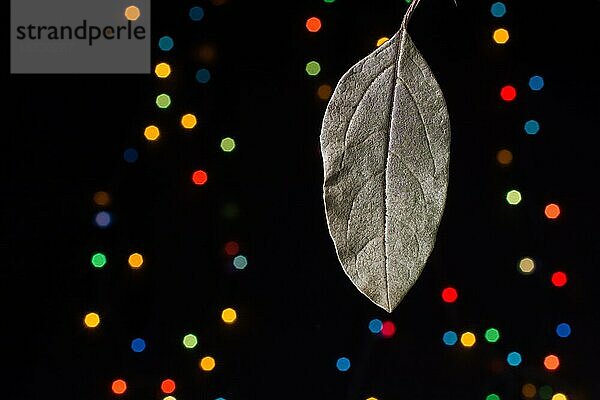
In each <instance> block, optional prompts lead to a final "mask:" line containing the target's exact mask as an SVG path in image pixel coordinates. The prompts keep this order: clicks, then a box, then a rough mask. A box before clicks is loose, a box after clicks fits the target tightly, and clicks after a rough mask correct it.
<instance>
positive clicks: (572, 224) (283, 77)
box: [2, 0, 600, 400]
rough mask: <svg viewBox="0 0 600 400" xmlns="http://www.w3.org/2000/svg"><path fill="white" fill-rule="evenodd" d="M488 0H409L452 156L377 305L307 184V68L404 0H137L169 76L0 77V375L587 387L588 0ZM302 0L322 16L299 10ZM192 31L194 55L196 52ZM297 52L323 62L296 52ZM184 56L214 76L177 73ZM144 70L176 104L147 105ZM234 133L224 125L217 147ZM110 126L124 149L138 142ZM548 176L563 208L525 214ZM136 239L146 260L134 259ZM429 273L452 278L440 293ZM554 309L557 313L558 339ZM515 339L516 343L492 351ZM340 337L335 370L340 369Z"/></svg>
mask: <svg viewBox="0 0 600 400" xmlns="http://www.w3.org/2000/svg"><path fill="white" fill-rule="evenodd" d="M490 4H491V2H467V1H459V4H458V7H455V6H454V4H453V3H452V2H451V1H430V0H424V1H423V2H422V4H421V5H420V6H419V8H418V10H417V11H416V13H415V15H414V17H413V19H412V21H411V24H410V27H409V31H410V32H411V35H412V37H413V40H414V42H415V43H416V45H417V47H418V48H419V49H420V51H421V52H422V54H423V55H424V57H425V58H426V60H427V61H428V62H429V64H430V66H431V68H432V70H433V72H434V74H435V76H436V78H437V79H438V82H439V83H440V86H441V87H442V89H443V91H444V94H445V97H446V101H447V104H448V108H449V113H450V116H451V124H452V146H451V151H452V153H451V165H450V173H451V177H450V185H449V191H448V199H447V205H446V209H445V213H444V217H443V219H442V223H441V226H440V230H439V233H438V241H437V243H436V247H435V250H434V252H433V254H432V256H431V258H430V261H429V262H428V265H427V267H426V269H425V271H424V273H423V274H422V276H421V278H420V279H419V281H418V282H417V284H416V285H415V286H414V287H413V289H412V290H411V292H410V293H409V295H408V296H407V297H406V298H405V300H404V301H403V302H402V303H401V305H400V306H399V307H398V308H397V309H396V310H395V311H394V312H393V313H392V314H391V315H387V314H386V313H385V312H383V311H382V310H380V309H378V308H377V307H376V306H374V305H372V304H371V303H370V302H369V301H368V300H367V299H366V298H365V297H363V296H362V295H361V294H360V293H358V291H357V290H355V289H354V287H353V285H352V284H351V282H350V281H349V280H348V279H347V278H346V276H345V275H344V273H343V271H342V269H341V267H340V266H339V264H338V262H337V261H336V257H335V253H334V249H333V244H332V242H331V240H330V238H329V236H328V233H327V228H326V225H325V220H324V213H323V206H322V200H321V183H322V182H321V181H322V167H321V160H320V155H319V150H318V136H319V130H320V122H321V118H322V115H323V111H324V109H325V106H326V102H324V101H322V100H319V99H318V98H317V97H316V95H315V92H316V89H317V87H318V86H319V85H320V84H322V83H329V84H331V85H335V83H336V82H337V80H338V79H339V77H340V76H341V75H342V74H343V73H344V72H345V71H346V70H347V69H348V68H349V67H350V66H351V65H352V64H353V63H355V62H356V61H358V60H359V59H360V58H362V57H364V56H365V55H366V54H368V53H369V52H371V51H372V50H373V48H374V42H375V40H376V39H377V38H379V37H381V36H384V35H387V36H391V35H392V34H393V33H394V31H395V29H397V28H398V26H399V22H400V20H401V17H402V15H403V13H404V10H405V9H406V4H405V3H404V2H403V1H399V0H396V1H391V0H373V1H369V2H368V3H367V2H358V1H347V0H337V1H336V2H335V3H332V4H325V3H323V2H322V1H317V0H313V1H304V2H245V1H235V0H231V1H229V2H228V3H226V4H224V5H221V6H216V5H213V4H211V3H208V2H206V4H204V3H203V2H200V3H199V5H201V6H203V7H204V9H205V12H206V15H205V18H204V19H203V20H202V21H201V22H199V23H191V22H190V21H189V19H188V18H187V15H186V14H187V10H188V9H189V7H190V6H192V5H196V3H190V2H188V1H183V2H176V3H175V2H158V1H154V2H153V10H152V13H153V16H152V24H153V26H152V32H153V46H154V47H153V62H158V61H161V60H167V61H168V62H170V63H171V64H172V65H173V68H174V74H173V77H171V78H169V79H167V80H165V81H159V80H157V79H156V77H154V76H153V75H152V76H150V75H148V76H143V75H135V76H124V75H123V76H121V75H116V76H112V75H97V76H90V75H81V76H73V75H68V76H60V75H57V76H51V75H46V76H44V75H34V76H19V75H11V76H9V87H10V88H9V91H8V93H6V92H5V96H6V97H5V99H7V100H8V104H7V105H6V106H5V107H7V108H5V112H6V118H5V119H4V134H5V136H4V137H5V138H4V142H5V145H4V146H3V148H4V149H6V150H7V152H6V153H7V154H6V156H5V157H3V158H4V160H3V161H6V163H7V168H5V169H4V170H5V171H7V174H6V177H5V183H4V184H3V185H2V191H3V197H4V198H5V199H7V200H8V203H9V204H8V205H7V206H5V208H4V209H3V223H2V226H3V228H4V230H5V235H4V236H5V239H3V240H2V245H3V247H4V248H5V250H7V251H6V256H5V257H4V263H3V264H5V266H6V267H8V271H9V275H8V277H5V278H4V279H3V285H4V286H5V290H4V294H5V296H6V299H5V301H4V308H5V313H4V318H3V319H4V322H5V323H4V324H3V325H4V327H5V328H4V331H5V333H7V334H8V337H7V339H6V341H5V343H4V345H5V354H6V353H8V352H10V353H11V356H10V358H9V359H8V360H6V359H5V367H6V369H7V370H9V372H10V371H12V372H14V373H15V376H16V378H14V379H11V380H10V383H8V384H7V385H8V386H6V387H5V389H7V390H8V392H9V393H15V394H14V395H13V394H10V395H9V396H8V397H7V398H21V399H42V398H44V399H45V398H57V399H58V398H60V399H101V398H102V399H103V398H113V397H115V396H114V395H113V394H111V392H110V383H111V382H112V380H113V379H115V378H119V377H120V378H123V379H125V380H126V381H127V382H128V385H129V388H128V392H127V393H126V395H125V397H126V398H130V399H142V398H162V397H161V396H160V391H159V385H160V381H161V380H162V379H164V378H166V377H172V378H173V379H174V380H175V381H176V382H177V384H178V387H177V390H176V393H175V397H177V398H178V399H184V400H185V399H192V398H195V399H211V400H212V399H215V398H217V397H219V396H222V397H224V398H226V399H227V400H236V399H279V398H290V399H304V398H331V399H366V398H367V397H369V396H375V397H377V398H378V399H380V400H390V399H405V398H412V399H484V398H485V396H486V394H487V393H491V392H495V393H498V394H499V395H501V397H502V399H516V398H519V392H520V387H521V385H522V384H524V383H526V382H531V383H534V384H536V385H538V386H539V385H542V384H549V385H551V386H552V387H554V388H556V389H557V390H562V391H564V392H565V393H567V394H568V395H569V398H570V399H580V400H582V399H593V398H595V397H597V396H598V391H599V390H600V387H599V386H598V382H597V377H598V373H597V368H598V364H597V363H598V360H599V359H600V354H599V353H600V352H599V351H598V338H597V332H598V329H599V328H600V326H599V324H598V322H597V320H598V312H597V309H596V307H595V306H594V305H593V302H594V301H595V300H596V299H595V298H596V295H595V290H596V286H597V280H596V277H597V274H596V268H597V267H598V262H599V258H598V255H597V235H596V231H595V221H594V220H595V216H596V209H597V205H596V202H597V199H596V196H597V193H598V190H597V174H596V172H597V168H596V167H597V161H598V157H597V149H596V144H595V143H596V142H597V141H596V138H595V136H596V135H597V134H598V123H599V122H600V121H599V116H598V111H600V110H599V107H598V106H599V104H598V100H597V97H596V94H597V89H598V78H597V74H598V71H599V70H600V69H599V68H598V66H599V65H598V61H597V54H598V50H599V46H598V44H599V40H598V38H599V34H598V15H600V14H599V12H600V7H599V3H598V2H597V1H591V0H587V1H582V2H578V3H577V4H576V5H571V4H568V3H552V2H544V1H540V0H532V1H528V2H517V1H507V2H506V4H507V7H508V10H509V12H508V13H507V15H506V16H505V17H503V18H502V19H501V20H498V19H495V18H493V17H492V16H491V15H490V12H489V7H490ZM313 15H316V16H319V17H320V18H321V20H322V21H323V24H324V25H323V29H322V30H321V31H320V32H319V33H316V34H309V33H308V32H307V31H306V29H305V28H304V22H305V20H306V18H308V17H309V16H313ZM499 26H505V27H507V28H508V29H509V31H510V33H511V39H510V41H509V43H508V44H507V45H505V46H498V45H496V44H494V43H493V42H492V40H491V32H492V31H493V29H494V28H496V27H499ZM164 34H169V35H171V36H172V37H174V39H175V44H176V45H175V48H174V50H173V51H171V52H170V53H168V54H162V52H160V50H158V49H157V48H156V46H155V45H154V44H155V43H156V40H157V39H158V37H160V36H162V35H164ZM207 44H208V45H210V46H214V49H215V52H216V53H215V54H216V57H215V59H214V61H212V62H206V61H202V60H201V59H199V57H198V47H199V46H203V45H207ZM311 59H315V60H318V61H319V62H320V63H321V66H322V72H321V73H320V74H319V76H318V77H308V76H307V75H306V73H305V72H304V65H305V64H306V62H307V61H309V60H311ZM201 66H206V67H207V68H209V69H210V70H211V72H212V79H211V81H210V82H209V83H208V84H207V85H199V84H197V83H196V82H195V81H194V78H193V74H194V71H195V70H196V69H197V68H199V67H201ZM534 74H540V75H542V76H543V77H544V78H545V81H546V86H545V87H544V89H543V90H542V91H541V92H539V93H533V92H531V91H530V90H529V89H528V88H527V81H528V79H529V77H530V76H531V75H534ZM505 83H512V84H513V85H515V86H516V87H517V90H518V97H517V99H516V100H515V101H514V102H512V103H504V102H502V101H500V100H499V98H498V91H499V88H500V87H501V86H502V85H504V84H505ZM163 91H164V92H167V93H170V94H171V95H172V97H173V99H174V103H173V106H172V107H171V108H170V109H169V110H166V111H159V110H157V109H156V106H155V104H154V97H155V96H156V95H157V94H158V93H160V92H163ZM187 111H193V112H195V113H196V114H197V115H198V118H199V125H198V127H197V128H196V129H195V130H194V132H193V133H186V132H183V131H182V129H180V127H178V118H179V116H180V115H181V114H182V113H184V112H187ZM530 116H535V117H536V118H537V119H538V120H539V121H540V122H541V124H542V131H541V132H540V133H539V134H538V135H536V136H532V137H528V136H527V135H525V134H524V132H523V131H522V124H523V122H524V121H525V120H526V119H529V118H530ZM151 122H154V123H156V124H157V125H159V126H160V127H161V129H162V131H163V135H162V137H161V139H160V140H159V141H158V142H156V143H149V142H147V141H145V139H144V138H143V136H142V132H143V127H144V126H145V125H146V124H148V123H151ZM228 135H230V136H232V137H234V138H235V139H236V141H237V146H238V147H237V149H236V150H235V151H234V152H232V153H230V154H225V153H223V152H221V151H220V150H219V148H218V144H219V141H220V139H221V138H222V137H223V136H228ZM127 147H135V148H137V149H138V151H139V154H140V158H139V160H138V161H137V162H136V163H134V164H128V163H126V162H125V161H124V160H123V157H122V154H123V150H124V149H125V148H127ZM501 148H509V149H511V150H512V151H513V154H514V156H515V160H514V162H513V164H512V165H511V166H509V167H501V166H499V165H498V164H497V163H496V161H495V154H496V152H497V151H498V150H499V149H501ZM196 168H203V169H205V170H206V171H207V172H208V174H209V182H208V184H206V185H205V186H203V187H196V186H194V185H192V184H191V182H190V174H191V172H192V171H193V170H194V169H196ZM513 187H516V188H519V189H520V190H521V192H522V193H523V196H524V201H523V202H522V203H521V204H520V205H519V206H517V207H510V206H508V205H507V204H506V201H505V200H504V195H505V193H506V191H507V190H508V189H511V188H513ZM97 190H106V191H108V192H109V193H110V194H111V195H112V199H113V201H112V204H111V205H110V207H108V209H109V210H110V211H111V212H112V213H113V215H114V220H115V222H114V224H113V225H112V226H111V227H110V228H109V229H107V230H99V229H98V228H96V227H94V225H93V224H92V219H93V216H94V213H95V212H96V211H97V210H98V209H97V207H96V206H94V204H93V202H92V195H93V193H94V192H95V191H97ZM552 201H553V202H557V203H559V204H560V206H561V208H562V210H563V213H562V215H561V217H560V218H559V219H558V220H556V221H548V220H547V219H545V218H544V217H543V207H544V205H545V204H547V203H548V202H552ZM232 209H233V210H236V209H237V210H238V213H237V215H233V216H232V215H231V210H232ZM234 214H235V213H234ZM228 240H237V241H239V243H240V245H241V252H242V254H245V255H246V256H247V257H248V260H249V265H248V267H247V268H246V269H245V270H244V271H234V270H233V268H231V258H230V257H227V256H226V255H224V253H223V250H222V248H223V244H224V243H225V242H226V241H228ZM97 250H103V251H105V252H106V254H107V255H108V258H109V264H108V265H107V267H105V268H104V269H102V270H93V268H92V267H91V266H90V264H89V257H90V255H91V254H92V253H93V252H95V251H97ZM132 251H139V252H141V253H142V254H144V257H145V260H146V261H145V265H144V267H143V269H142V270H141V271H136V272H135V273H132V271H131V270H130V269H129V268H128V267H127V265H126V259H127V255H128V254H130V253H131V252H132ZM525 255H530V256H532V257H533V258H534V259H535V260H536V261H537V268H538V269H537V271H536V272H535V273H534V274H533V275H531V276H527V277H524V276H522V275H520V274H518V272H517V269H516V263H517V262H518V260H519V259H520V258H521V257H523V256H525ZM556 269H563V270H565V271H566V272H567V273H568V274H569V278H570V280H569V283H568V285H567V286H566V287H565V288H562V289H556V288H553V287H552V286H551V285H550V283H549V278H548V277H549V275H550V273H551V272H552V271H553V270H556ZM446 285H453V286H455V287H457V289H458V290H459V295H460V297H459V300H458V301H457V303H455V304H452V305H449V304H444V303H443V302H442V301H441V300H440V291H441V289H442V288H443V287H445V286H446ZM226 306H233V307H235V308H236V310H237V311H238V315H239V319H238V321H237V322H236V324H235V325H234V326H224V324H223V323H222V321H220V319H219V315H220V310H221V309H222V308H224V307H226ZM89 310H96V311H98V312H99V313H100V315H101V317H102V322H101V325H100V327H99V328H98V329H97V330H94V331H91V330H87V329H85V328H84V327H83V324H82V318H83V315H84V314H85V313H86V312H88V311H89ZM375 317H377V318H381V319H390V320H393V321H394V322H395V323H396V326H397V332H396V334H395V336H394V337H393V338H391V339H382V338H380V337H377V336H375V335H373V334H371V333H370V332H369V331H368V329H367V324H368V321H369V320H370V319H371V318H375ZM563 320H564V321H568V322H569V323H570V324H571V326H572V327H573V334H572V335H571V337H570V338H568V339H563V340H559V339H558V338H557V337H556V335H555V334H554V332H553V329H554V326H555V325H556V323H557V322H560V321H563ZM488 326H495V327H498V328H499V329H500V331H501V333H502V338H501V340H500V342H498V343H497V344H495V345H489V344H485V343H484V341H483V338H482V336H481V335H482V333H483V332H484V330H485V329H486V328H487V327H488ZM448 329H453V330H455V331H457V332H459V333H460V332H462V331H466V330H472V331H474V332H475V333H476V334H477V337H478V343H477V345H476V346H475V347H474V348H473V349H470V350H466V349H464V348H462V347H461V346H455V347H446V346H444V345H443V343H442V341H441V335H442V333H443V332H444V331H446V330H448ZM188 331H193V332H196V333H197V335H198V338H199V346H198V348H197V349H194V350H193V351H189V350H186V349H184V348H183V346H182V345H181V338H182V336H183V334H184V333H186V332H188ZM134 337H143V338H144V339H145V340H146V342H147V349H146V350H145V351H144V352H143V353H140V354H135V353H133V352H132V351H131V350H130V348H129V345H130V342H131V340H132V339H133V338H134ZM511 350H518V351H520V352H521V353H522V354H523V358H524V361H523V364H522V365H521V366H519V367H516V368H512V367H509V366H508V365H507V364H506V362H505V361H504V360H505V357H506V354H507V353H508V352H509V351H511ZM549 353H555V354H557V355H559V356H560V358H561V362H562V366H561V368H560V369H559V370H558V371H556V372H554V373H549V372H547V371H545V370H544V368H543V366H542V362H541V360H542V359H543V357H544V356H545V355H546V354H549ZM204 354H212V355H214V357H215V358H216V360H217V368H216V369H215V370H214V371H213V372H211V373H203V372H202V371H200V370H199V369H198V367H197V362H198V359H199V357H201V356H202V355H204ZM342 355H344V356H347V357H349V358H350V360H351V362H352V367H351V369H350V370H349V371H348V372H347V373H341V372H339V371H337V370H336V368H335V361H336V360H337V358H338V357H340V356H342Z"/></svg>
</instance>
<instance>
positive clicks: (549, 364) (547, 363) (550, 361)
mask: <svg viewBox="0 0 600 400" xmlns="http://www.w3.org/2000/svg"><path fill="white" fill-rule="evenodd" d="M559 365H560V360H559V359H558V357H557V356H555V355H554V354H550V355H549V356H546V358H544V367H546V369H547V370H549V371H556V370H557V369H558V367H559Z"/></svg>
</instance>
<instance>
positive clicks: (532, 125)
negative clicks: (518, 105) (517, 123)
mask: <svg viewBox="0 0 600 400" xmlns="http://www.w3.org/2000/svg"><path fill="white" fill-rule="evenodd" d="M523 129H525V133H527V134H528V135H535V134H536V133H538V132H539V131H540V124H539V122H537V121H536V120H534V119H530V120H529V121H527V122H525V125H524V126H523Z"/></svg>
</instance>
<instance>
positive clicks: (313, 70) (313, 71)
mask: <svg viewBox="0 0 600 400" xmlns="http://www.w3.org/2000/svg"><path fill="white" fill-rule="evenodd" d="M319 72H321V65H320V64H319V63H318V62H316V61H309V62H308V63H306V73H307V74H308V75H310V76H316V75H318V74H319Z"/></svg>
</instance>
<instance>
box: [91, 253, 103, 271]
mask: <svg viewBox="0 0 600 400" xmlns="http://www.w3.org/2000/svg"><path fill="white" fill-rule="evenodd" d="M92 265H93V266H94V267H96V268H102V267H104V266H105V265H106V256H105V255H104V254H103V253H96V254H94V255H93V256H92Z"/></svg>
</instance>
